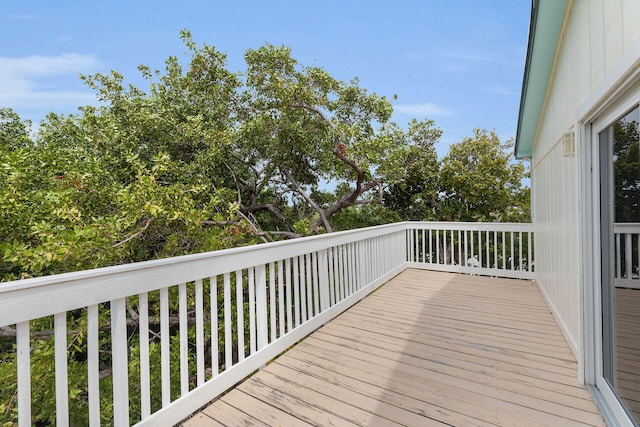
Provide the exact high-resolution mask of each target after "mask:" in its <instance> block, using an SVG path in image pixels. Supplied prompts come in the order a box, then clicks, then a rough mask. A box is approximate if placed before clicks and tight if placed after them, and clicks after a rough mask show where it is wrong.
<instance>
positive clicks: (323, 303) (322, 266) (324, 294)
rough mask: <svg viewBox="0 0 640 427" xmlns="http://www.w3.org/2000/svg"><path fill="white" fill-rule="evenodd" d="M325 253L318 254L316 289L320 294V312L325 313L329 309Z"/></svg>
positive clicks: (327, 264) (327, 269)
mask: <svg viewBox="0 0 640 427" xmlns="http://www.w3.org/2000/svg"><path fill="white" fill-rule="evenodd" d="M327 251H328V250H324V251H321V252H319V253H318V279H317V283H318V288H319V292H320V310H321V311H325V310H327V309H328V308H329V305H330V304H329V300H330V298H329V293H330V291H329V261H328V258H327Z"/></svg>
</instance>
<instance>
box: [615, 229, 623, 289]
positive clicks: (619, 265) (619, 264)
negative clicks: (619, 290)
mask: <svg viewBox="0 0 640 427" xmlns="http://www.w3.org/2000/svg"><path fill="white" fill-rule="evenodd" d="M621 251H622V249H621V246H620V233H616V279H620V278H621V277H622V259H621V258H622V257H621V253H620V252H621Z"/></svg>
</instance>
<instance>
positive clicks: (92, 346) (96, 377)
mask: <svg viewBox="0 0 640 427" xmlns="http://www.w3.org/2000/svg"><path fill="white" fill-rule="evenodd" d="M98 316H99V310H98V305H97V304H93V305H90V306H89V307H87V388H88V400H89V402H88V403H89V425H90V426H99V425H100V364H99V359H98V358H99V344H100V340H99V327H100V325H99V317H98ZM140 333H141V334H142V330H141V331H140ZM140 351H141V352H142V346H140ZM141 355H142V353H141ZM140 368H141V369H142V366H141V367H140ZM140 372H142V371H140ZM19 407H20V406H18V408H19ZM29 425H30V424H29Z"/></svg>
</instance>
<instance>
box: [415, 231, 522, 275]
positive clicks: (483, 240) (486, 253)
mask: <svg viewBox="0 0 640 427" xmlns="http://www.w3.org/2000/svg"><path fill="white" fill-rule="evenodd" d="M533 243H534V242H533V224H507V223H489V222H487V223H480V222H478V223H456V222H425V223H409V236H408V239H407V248H408V251H407V252H408V261H409V266H410V267H413V268H424V269H428V270H440V271H451V272H457V273H469V274H480V275H486V276H498V277H511V278H516V279H533V278H534V262H533V253H534V251H533V250H534V247H533Z"/></svg>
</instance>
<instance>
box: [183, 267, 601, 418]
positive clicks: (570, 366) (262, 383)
mask: <svg viewBox="0 0 640 427" xmlns="http://www.w3.org/2000/svg"><path fill="white" fill-rule="evenodd" d="M577 377H578V373H577V363H576V361H575V358H574V356H573V354H572V353H571V351H570V350H569V347H568V346H567V344H566V342H565V341H564V338H563V337H562V334H561V332H560V330H559V328H558V326H557V325H556V323H555V321H554V319H553V316H552V314H551V312H550V311H549V309H548V308H547V306H546V304H545V302H544V300H543V298H542V296H541V294H540V292H539V291H538V289H537V288H536V286H535V284H533V283H532V282H530V281H524V280H513V279H501V278H490V277H479V276H467V275H460V274H453V273H441V272H433V271H421V270H406V271H405V272H403V273H401V274H400V275H398V276H397V277H395V278H394V279H393V280H391V281H390V282H389V283H387V284H385V285H384V286H383V287H381V288H380V289H379V290H378V291H376V292H375V293H373V294H372V295H370V296H368V297H367V298H365V299H364V300H363V301H362V302H360V303H359V304H357V305H355V306H354V307H352V308H351V309H349V310H348V311H346V312H345V313H343V314H342V315H340V316H338V317H337V318H336V319H334V320H333V321H331V322H329V323H328V324H327V325H325V326H323V327H322V328H320V329H318V330H317V331H315V332H314V333H313V334H311V335H310V336H309V337H307V338H306V339H305V340H304V341H302V342H301V343H300V344H298V345H296V346H295V347H294V348H293V349H291V350H290V351H288V352H287V353H285V354H284V355H282V356H281V357H279V358H277V359H276V360H274V361H273V362H272V363H271V364H269V365H268V366H267V367H266V368H264V369H263V370H261V371H260V372H259V373H257V374H255V375H253V376H252V377H251V378H249V379H247V380H245V381H244V382H242V383H241V384H239V385H238V386H237V387H236V388H235V389H233V390H232V391H230V392H229V393H227V394H226V395H224V396H223V397H221V398H219V399H217V400H216V401H214V402H212V403H211V404H209V405H208V406H207V407H205V408H204V409H203V410H202V411H201V412H198V413H197V414H196V415H194V416H193V417H192V418H190V419H189V420H186V421H184V422H183V423H182V426H185V427H199V426H221V425H225V426H236V425H269V426H272V425H282V426H296V425H338V426H348V425H362V426H369V425H410V426H431V425H434V426H435V425H453V426H478V425H502V426H538V425H545V426H604V422H603V421H602V418H601V416H600V414H599V412H598V410H597V408H596V406H595V404H594V403H593V401H592V399H591V396H590V394H589V392H588V391H587V389H586V388H585V387H584V386H582V385H581V384H579V383H578V381H577Z"/></svg>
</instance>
